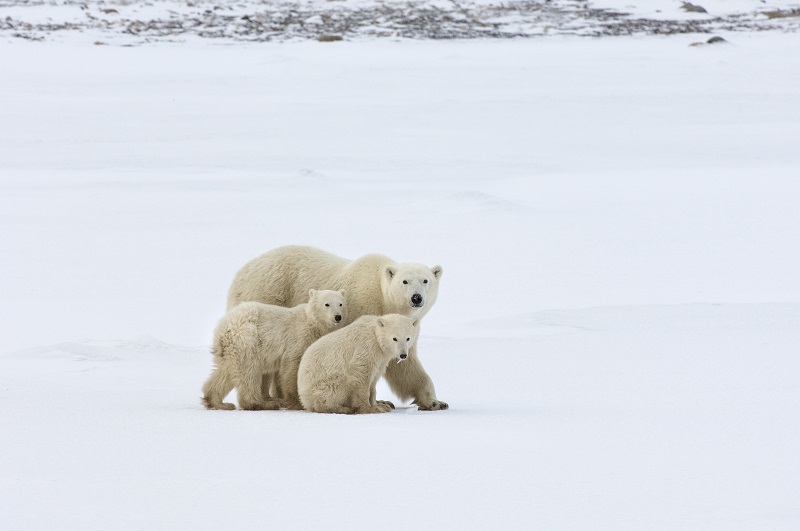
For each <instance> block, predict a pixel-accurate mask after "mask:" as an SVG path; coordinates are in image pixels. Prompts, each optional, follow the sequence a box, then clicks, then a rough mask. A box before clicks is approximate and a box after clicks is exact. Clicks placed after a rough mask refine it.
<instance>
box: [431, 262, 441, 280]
mask: <svg viewBox="0 0 800 531" xmlns="http://www.w3.org/2000/svg"><path fill="white" fill-rule="evenodd" d="M431 272H432V273H433V276H434V277H436V280H439V279H440V278H441V277H442V266H440V265H435V266H433V267H432V268H431Z"/></svg>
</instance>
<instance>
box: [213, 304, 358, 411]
mask: <svg viewBox="0 0 800 531" xmlns="http://www.w3.org/2000/svg"><path fill="white" fill-rule="evenodd" d="M308 297H309V299H308V303H305V304H299V305H297V306H294V307H293V308H283V307H280V306H273V305H269V304H262V303H260V302H245V303H242V304H239V305H238V306H236V307H235V308H232V309H230V310H228V312H227V313H226V314H225V316H224V317H223V318H222V319H221V320H220V322H219V324H218V325H217V328H216V329H215V331H214V343H213V346H212V347H211V353H212V354H213V355H214V362H215V364H216V367H215V368H214V371H213V372H212V373H211V376H210V377H209V379H208V380H207V381H206V383H205V385H203V404H204V405H205V406H206V407H207V408H208V409H236V408H235V406H234V405H233V404H230V403H227V402H223V400H224V399H225V396H226V395H227V394H228V393H229V392H230V391H231V389H233V388H234V387H236V391H237V394H238V398H239V407H240V408H241V409H250V410H255V409H279V408H280V407H281V406H283V407H287V408H289V409H302V406H301V405H300V397H299V396H298V394H297V369H298V367H299V366H300V358H301V357H302V355H303V352H305V350H306V349H307V348H308V347H309V345H311V344H312V343H313V342H314V341H316V340H317V339H319V338H320V337H322V336H323V335H325V334H327V333H329V332H331V331H332V330H334V329H335V328H336V327H338V326H341V325H342V324H343V323H344V322H345V321H346V317H347V314H346V310H347V304H346V302H345V294H344V292H342V291H316V290H313V289H312V290H309V291H308ZM275 373H277V375H276V376H275V377H276V378H277V382H278V383H279V384H280V388H281V391H282V396H281V397H280V398H278V397H274V398H273V397H268V396H264V395H263V394H262V392H261V380H262V377H263V375H268V376H269V375H273V374H275Z"/></svg>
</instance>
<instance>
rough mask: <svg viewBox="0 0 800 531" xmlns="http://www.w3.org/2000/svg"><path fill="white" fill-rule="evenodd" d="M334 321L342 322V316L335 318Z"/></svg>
mask: <svg viewBox="0 0 800 531" xmlns="http://www.w3.org/2000/svg"><path fill="white" fill-rule="evenodd" d="M334 320H335V321H336V322H337V323H338V322H339V321H341V320H342V316H341V315H337V316H336V317H334Z"/></svg>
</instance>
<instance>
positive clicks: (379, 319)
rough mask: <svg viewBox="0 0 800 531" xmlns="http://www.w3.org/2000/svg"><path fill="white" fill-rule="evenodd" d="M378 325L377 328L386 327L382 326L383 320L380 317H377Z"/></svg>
mask: <svg viewBox="0 0 800 531" xmlns="http://www.w3.org/2000/svg"><path fill="white" fill-rule="evenodd" d="M378 325H379V326H386V325H385V324H384V322H383V319H381V318H380V317H378Z"/></svg>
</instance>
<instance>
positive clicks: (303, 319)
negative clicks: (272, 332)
mask: <svg viewBox="0 0 800 531" xmlns="http://www.w3.org/2000/svg"><path fill="white" fill-rule="evenodd" d="M312 312H313V311H312V309H311V305H310V304H308V303H306V304H305V305H304V308H303V311H301V312H299V315H298V317H297V318H298V319H299V320H300V323H301V326H302V327H303V329H304V330H306V333H307V334H308V337H309V338H313V339H315V340H316V339H319V338H321V337H322V336H324V335H325V334H327V333H328V331H329V328H330V327H329V326H326V324H325V323H321V322H318V321H317V320H316V319H314V315H313V313H312Z"/></svg>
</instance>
